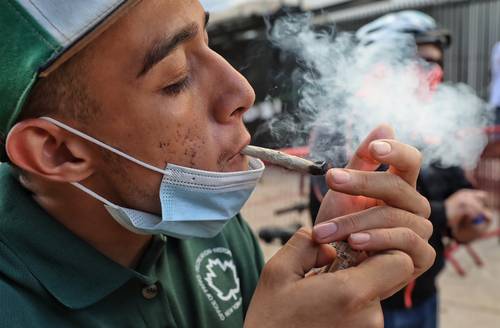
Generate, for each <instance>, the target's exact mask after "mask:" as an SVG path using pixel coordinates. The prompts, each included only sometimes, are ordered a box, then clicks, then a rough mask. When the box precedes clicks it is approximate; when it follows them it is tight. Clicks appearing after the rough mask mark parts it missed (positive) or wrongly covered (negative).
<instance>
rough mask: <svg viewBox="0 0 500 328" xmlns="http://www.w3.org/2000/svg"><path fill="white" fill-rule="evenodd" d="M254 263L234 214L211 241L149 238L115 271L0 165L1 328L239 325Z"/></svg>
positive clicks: (251, 242) (247, 236)
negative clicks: (136, 257)
mask: <svg viewBox="0 0 500 328" xmlns="http://www.w3.org/2000/svg"><path fill="white" fill-rule="evenodd" d="M96 229H99V227H96ZM262 266H263V257H262V254H261V251H260V249H259V247H258V244H257V241H256V240H255V238H254V236H253V234H252V232H251V231H250V229H249V227H248V226H247V224H246V223H245V222H244V221H243V220H242V219H241V218H240V217H236V218H234V219H233V220H232V221H231V222H230V223H228V224H227V225H226V227H225V228H224V231H223V232H222V233H221V234H220V235H218V236H217V237H215V238H213V239H191V240H179V239H174V238H170V237H168V238H166V237H164V236H157V237H155V238H154V240H153V242H152V243H151V245H150V247H149V248H148V250H147V251H146V252H145V254H144V256H143V258H142V260H141V261H140V263H139V265H138V266H137V268H136V269H135V270H132V269H128V268H125V267H122V266H120V265H119V264H117V263H115V262H113V261H112V260H110V259H109V258H107V257H106V256H104V255H103V254H101V253H100V252H98V251H97V250H96V249H94V248H93V247H92V246H90V245H89V244H87V243H86V242H85V241H83V240H81V239H79V238H78V237H77V236H75V235H74V234H72V233H71V232H70V231H69V230H67V229H66V228H65V227H64V226H62V225H61V224H60V223H58V222H57V221H56V220H54V219H53V218H51V217H50V216H49V215H48V214H47V213H46V212H45V211H44V210H43V209H42V208H40V207H39V206H38V205H37V204H36V203H35V202H34V200H33V199H32V197H31V196H30V193H29V192H28V191H26V190H25V189H24V188H22V187H21V185H20V184H19V183H18V181H17V179H16V177H15V176H14V174H13V170H12V169H11V168H10V167H9V166H8V165H7V164H0V327H2V328H10V327H14V328H17V327H23V328H25V327H40V328H47V327H51V328H52V327H92V328H97V327H120V328H124V327H134V328H135V327H151V328H153V327H162V328H165V327H207V328H208V327H231V328H234V327H242V326H243V320H244V315H245V312H246V310H247V308H248V305H249V302H250V299H251V297H252V294H253V292H254V289H255V286H256V284H257V280H258V277H259V273H260V270H261V269H262Z"/></svg>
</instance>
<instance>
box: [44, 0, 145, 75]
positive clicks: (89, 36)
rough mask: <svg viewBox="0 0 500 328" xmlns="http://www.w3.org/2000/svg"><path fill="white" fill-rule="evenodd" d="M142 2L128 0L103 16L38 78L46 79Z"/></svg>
mask: <svg viewBox="0 0 500 328" xmlns="http://www.w3.org/2000/svg"><path fill="white" fill-rule="evenodd" d="M141 1H142V0H128V1H125V2H124V3H123V4H121V5H120V6H119V7H117V8H116V10H114V11H113V12H111V13H110V14H108V15H107V16H105V17H104V18H103V19H102V20H101V22H100V23H99V24H96V25H95V26H94V27H93V28H92V29H90V30H88V31H87V32H86V33H85V34H84V35H82V36H81V37H80V38H78V39H77V40H75V41H74V42H73V43H71V44H70V45H69V46H67V47H66V48H64V49H63V51H61V52H60V53H58V54H57V55H56V56H54V58H52V59H51V60H50V61H49V62H48V63H47V64H46V65H45V66H44V67H42V68H41V70H40V72H39V77H47V76H48V75H49V74H50V73H52V72H53V71H55V70H56V69H57V68H58V67H60V66H61V65H62V64H64V63H65V62H67V61H68V60H69V59H71V58H72V57H73V56H74V55H76V54H77V53H78V52H80V51H81V50H82V49H83V48H85V47H86V46H87V45H88V44H89V43H91V42H92V41H93V40H94V39H96V38H97V37H98V36H99V35H101V34H102V33H104V31H106V30H107V29H108V28H109V27H110V26H111V25H113V24H114V23H115V22H116V21H117V20H118V19H120V18H121V17H122V16H123V15H125V14H126V13H127V12H128V10H130V8H132V7H134V6H135V5H137V4H138V3H139V2H141Z"/></svg>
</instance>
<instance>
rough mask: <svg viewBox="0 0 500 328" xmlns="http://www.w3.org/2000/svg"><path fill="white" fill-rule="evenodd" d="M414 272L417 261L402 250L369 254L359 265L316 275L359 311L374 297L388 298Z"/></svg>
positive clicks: (326, 287)
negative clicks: (414, 264) (370, 255)
mask: <svg viewBox="0 0 500 328" xmlns="http://www.w3.org/2000/svg"><path fill="white" fill-rule="evenodd" d="M413 273H414V267H413V261H412V259H411V258H410V257H409V256H408V255H407V254H405V253H403V252H400V251H396V250H395V251H388V252H384V253H380V254H376V255H374V256H372V257H369V258H368V259H366V260H365V261H363V262H362V263H360V264H359V265H358V266H356V267H352V268H349V269H345V270H340V271H336V272H333V273H324V274H321V275H319V276H315V277H312V278H311V279H317V280H318V281H320V282H321V284H318V286H321V287H320V288H322V290H323V291H324V292H326V293H328V294H331V295H332V297H333V296H335V298H336V299H338V300H339V303H340V304H342V305H343V306H344V308H346V309H348V310H349V309H350V310H351V311H353V312H355V311H357V310H359V309H360V308H362V307H363V306H364V305H366V304H369V303H370V302H371V301H373V300H374V299H378V298H386V297H388V296H390V295H392V294H394V293H395V292H396V291H397V290H399V289H401V288H403V287H404V286H405V285H406V284H407V283H408V281H409V280H410V279H411V277H412V275H413Z"/></svg>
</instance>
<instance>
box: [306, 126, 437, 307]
mask: <svg viewBox="0 0 500 328" xmlns="http://www.w3.org/2000/svg"><path fill="white" fill-rule="evenodd" d="M380 137H383V138H385V139H382V140H379V138H380ZM392 137H393V132H392V130H391V129H390V128H389V127H386V126H381V127H379V128H378V129H376V130H375V131H374V132H372V133H371V134H370V135H369V136H368V138H367V139H366V140H365V141H364V142H363V144H362V145H361V146H360V147H359V148H358V150H357V152H356V154H355V155H354V156H353V158H352V160H351V161H350V163H349V164H348V166H347V169H345V170H340V169H334V170H331V171H330V172H329V173H328V175H327V183H328V185H329V187H330V189H331V190H330V191H329V192H328V193H327V195H326V196H325V199H324V200H323V202H322V204H321V208H320V211H319V214H318V217H317V219H316V222H317V223H319V222H321V224H319V225H316V227H315V228H314V238H315V240H316V241H317V242H319V243H329V242H332V241H338V240H345V239H347V240H348V242H349V244H350V245H351V247H352V248H354V249H357V250H363V251H368V252H371V254H374V256H372V257H377V256H379V255H380V254H387V252H386V251H389V250H390V253H391V254H393V255H395V256H405V257H406V258H407V260H408V261H411V265H413V266H414V272H413V274H412V276H411V278H416V277H418V276H419V275H421V274H422V273H423V272H424V271H426V270H427V269H428V268H429V267H430V266H431V265H432V263H433V261H434V257H435V252H434V250H433V249H432V247H431V246H430V245H429V244H428V242H427V240H428V239H429V238H430V236H431V234H432V224H431V223H430V221H429V220H427V218H428V217H429V215H430V205H429V202H428V201H427V199H425V198H424V197H423V196H422V195H420V194H419V193H418V192H417V191H416V189H415V186H416V182H417V177H418V174H419V171H420V164H421V154H420V152H419V151H418V150H416V149H415V148H413V147H411V146H408V145H405V144H402V143H399V142H397V141H395V140H392V139H388V138H392ZM380 164H386V165H389V169H388V171H386V172H373V170H375V169H376V168H377V167H378V166H379V165H380ZM408 240H410V241H411V242H410V244H404V243H405V242H407V241H408ZM401 251H402V252H404V254H401ZM384 252H385V253H384ZM401 287H403V286H399V287H398V288H395V289H394V290H392V291H391V293H389V294H387V295H381V298H385V297H388V296H390V295H392V293H395V292H396V291H397V290H399V289H400V288H401Z"/></svg>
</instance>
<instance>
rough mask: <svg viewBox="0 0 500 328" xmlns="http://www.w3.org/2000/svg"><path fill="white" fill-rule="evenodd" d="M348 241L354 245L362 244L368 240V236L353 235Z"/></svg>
mask: <svg viewBox="0 0 500 328" xmlns="http://www.w3.org/2000/svg"><path fill="white" fill-rule="evenodd" d="M349 239H350V240H351V242H353V243H354V244H364V243H366V242H368V241H369V240H370V234H368V233H366V232H359V233H353V234H352V235H351V236H349Z"/></svg>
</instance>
